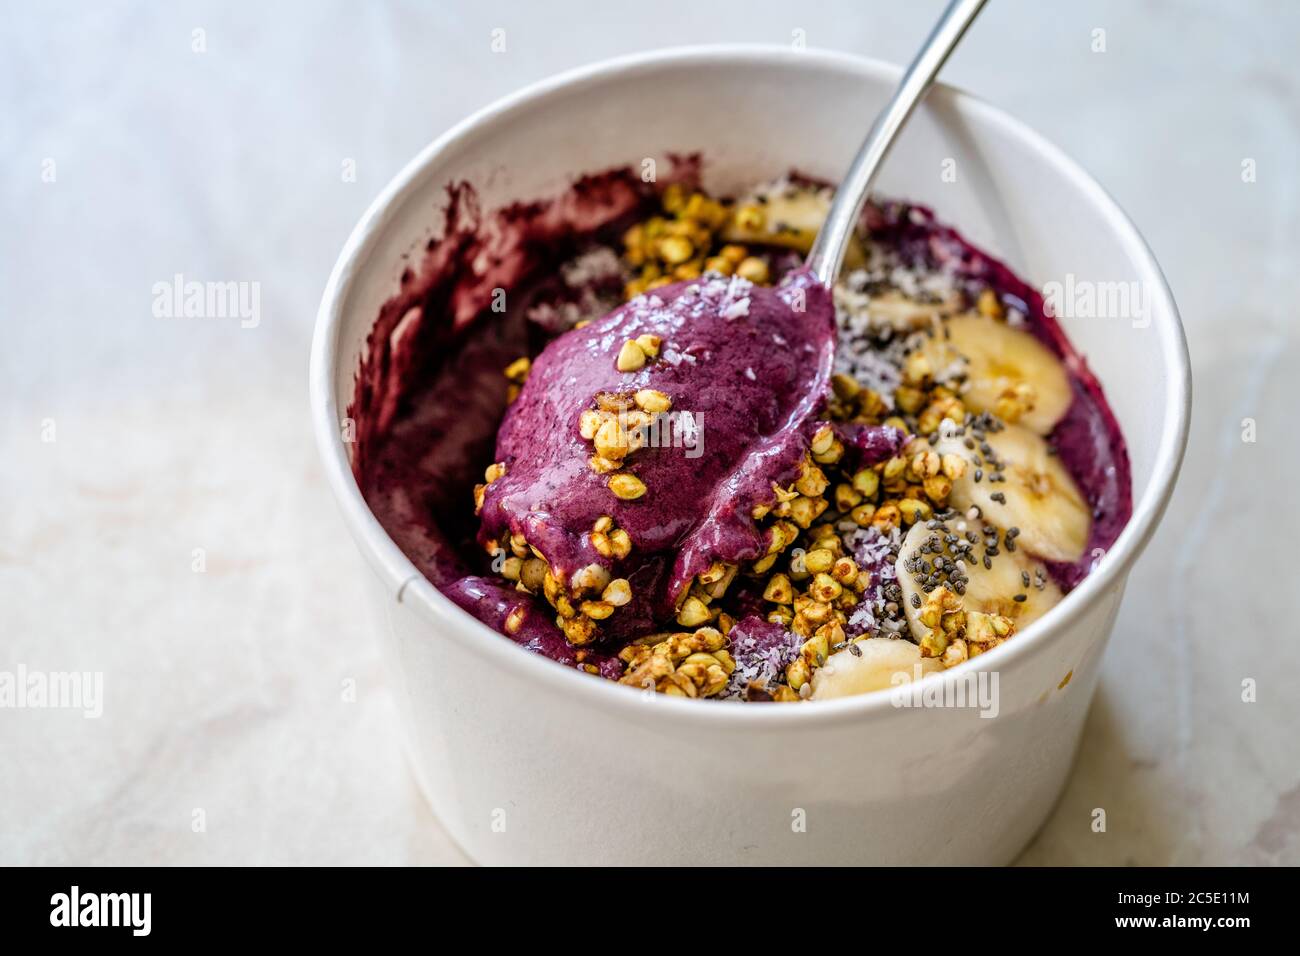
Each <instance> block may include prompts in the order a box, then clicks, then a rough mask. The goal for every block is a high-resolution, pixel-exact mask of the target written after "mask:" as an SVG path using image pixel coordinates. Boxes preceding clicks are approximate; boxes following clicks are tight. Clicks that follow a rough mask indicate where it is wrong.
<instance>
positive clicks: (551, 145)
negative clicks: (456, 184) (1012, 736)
mask: <svg viewBox="0 0 1300 956" xmlns="http://www.w3.org/2000/svg"><path fill="white" fill-rule="evenodd" d="M896 78H897V72H896V71H895V70H894V69H892V68H889V67H885V66H883V65H880V64H873V63H870V62H868V61H864V60H859V59H856V58H850V57H845V56H840V55H833V54H823V53H812V52H796V51H791V50H786V49H776V48H773V49H753V48H749V49H744V48H730V49H725V50H720V49H703V50H693V51H691V50H687V51H678V52H669V53H664V54H657V55H652V56H648V57H638V58H632V59H630V60H624V61H617V62H616V63H614V64H612V65H606V66H600V67H595V68H591V69H588V70H585V71H579V72H578V73H577V74H572V75H570V76H568V77H562V78H560V79H559V80H558V81H551V82H549V83H546V84H542V85H541V86H540V87H537V88H534V89H532V90H530V91H526V92H525V93H523V94H520V95H518V96H516V97H513V98H511V99H508V100H506V101H503V102H502V103H500V104H497V105H496V106H494V107H490V108H489V109H488V110H486V111H484V112H483V113H481V114H479V115H478V116H476V117H472V118H471V119H470V120H468V121H466V123H464V124H462V125H461V126H459V127H457V128H456V129H455V130H452V131H451V132H450V133H449V134H447V135H446V136H444V137H443V138H442V139H441V140H439V141H438V142H436V143H434V144H433V145H432V146H430V147H429V149H427V150H426V151H425V152H424V153H423V154H421V156H420V157H418V158H417V159H416V160H415V161H413V162H412V164H411V165H410V166H408V168H407V169H406V170H405V171H403V173H402V174H401V175H399V177H398V178H397V179H396V180H395V181H394V183H393V184H392V185H390V187H389V188H388V190H386V192H385V193H384V194H383V195H382V196H381V197H380V198H379V200H377V201H376V203H375V205H374V206H373V207H372V209H371V211H370V212H369V213H368V214H367V217H366V219H365V220H363V222H362V223H361V225H359V226H358V228H357V231H356V232H355V233H354V235H353V237H352V239H351V240H350V241H349V245H348V247H347V249H345V251H344V254H343V257H342V258H341V259H340V263H339V267H338V268H337V269H336V272H335V276H334V277H333V278H332V280H331V285H330V288H329V289H328V290H327V292H326V301H325V304H324V305H323V306H322V329H320V330H318V337H320V336H321V335H322V332H323V333H324V341H323V342H318V343H317V350H318V355H317V362H316V366H317V377H318V378H319V379H320V382H319V386H320V390H321V392H322V393H324V394H323V395H318V396H317V397H316V399H315V401H316V402H317V406H318V407H317V409H316V412H317V419H318V427H320V428H322V429H324V428H332V427H333V426H332V424H331V421H330V420H332V421H337V420H338V418H337V416H338V415H340V414H342V411H341V410H342V409H346V408H347V406H348V404H349V401H350V399H351V395H352V389H353V386H354V376H355V372H356V369H357V367H358V364H359V361H360V358H361V354H362V349H363V348H364V344H365V340H366V336H367V334H368V333H369V331H370V328H371V325H372V323H373V321H374V319H375V317H376V315H377V314H378V312H379V309H380V306H381V305H382V303H383V302H384V301H385V300H386V299H387V298H388V297H389V296H391V295H392V294H393V293H394V291H395V290H396V289H397V286H398V278H399V276H400V274H401V272H402V270H403V269H404V268H405V267H406V265H407V264H408V262H409V261H410V259H409V258H408V257H409V255H410V254H411V253H412V252H413V251H418V250H419V249H420V248H421V247H422V244H423V243H424V242H425V241H426V240H427V239H428V238H429V236H430V235H432V234H434V233H435V232H437V231H439V230H440V229H441V226H442V214H441V208H442V205H443V203H444V202H445V198H446V197H445V191H444V190H445V187H446V185H447V184H448V183H449V182H452V181H455V180H462V179H464V180H468V181H470V182H471V183H473V184H474V185H475V187H476V188H477V190H478V192H479V195H480V198H481V201H482V204H483V207H484V208H485V209H490V208H494V207H496V206H499V205H502V204H505V203H507V202H510V201H512V200H516V199H529V198H535V197H541V196H546V195H549V194H553V193H555V192H557V191H558V190H560V189H563V188H564V187H565V186H566V185H567V184H568V183H569V182H571V181H572V179H573V178H574V176H575V175H576V174H578V173H582V172H595V171H600V170H603V169H606V168H609V167H612V166H618V165H625V164H633V165H637V166H640V165H641V164H642V163H643V162H645V161H647V160H650V161H653V162H654V163H656V164H658V167H657V168H659V169H664V168H666V166H667V164H668V163H669V162H670V158H669V157H670V156H671V155H672V154H674V153H678V154H685V153H692V152H697V151H698V152H701V153H702V154H703V156H704V158H705V165H704V173H705V185H706V186H707V187H708V188H710V189H714V190H721V191H724V192H725V191H734V190H736V189H737V188H739V187H742V186H744V185H746V184H748V183H752V182H754V181H757V180H761V179H764V178H770V177H774V176H777V175H780V174H782V173H785V172H787V171H789V170H791V169H798V170H800V171H802V172H806V173H809V174H812V175H815V176H819V177H824V178H826V179H828V180H831V181H835V180H837V179H838V178H839V176H840V174H841V172H842V171H843V169H844V168H845V167H846V166H847V164H848V162H849V159H850V158H851V156H852V154H853V152H854V151H855V149H856V148H857V146H858V144H859V143H860V141H861V139H862V136H863V135H864V133H865V130H866V129H867V127H868V126H869V125H870V122H871V120H872V118H873V117H874V116H875V114H876V112H877V111H878V110H879V109H880V108H881V107H882V106H883V105H884V103H885V101H886V99H887V98H888V95H889V94H890V92H891V91H892V88H893V85H894V83H895V81H896ZM876 192H877V193H878V194H879V195H882V196H888V197H895V198H902V199H909V200H914V201H917V202H920V203H923V204H925V205H928V206H930V207H932V208H933V209H934V210H935V211H936V213H937V215H938V216H939V218H940V219H941V220H943V221H945V222H947V223H949V224H951V225H954V226H955V227H956V228H958V229H959V230H960V231H961V232H962V233H963V234H965V235H966V237H967V238H968V239H970V240H971V241H972V242H973V243H975V245H977V246H979V247H981V248H983V249H984V250H986V251H988V252H990V253H991V254H993V255H995V256H997V257H998V258H1001V259H1003V260H1004V261H1005V262H1007V263H1008V265H1010V266H1011V267H1012V268H1013V269H1014V270H1015V271H1016V272H1017V273H1018V274H1019V275H1020V276H1021V277H1022V278H1024V279H1025V280H1026V281H1027V282H1029V283H1030V284H1032V285H1035V286H1038V287H1042V286H1044V285H1045V284H1047V283H1049V282H1058V283H1061V284H1062V286H1063V287H1064V288H1065V290H1066V291H1067V292H1069V291H1070V290H1074V291H1075V292H1076V293H1078V291H1079V290H1085V289H1088V288H1094V291H1096V290H1097V289H1101V290H1103V291H1105V292H1107V294H1110V293H1111V290H1114V289H1120V290H1124V289H1127V290H1129V292H1130V293H1131V296H1132V297H1133V298H1131V300H1130V302H1129V304H1130V308H1129V310H1128V311H1126V312H1122V313H1120V314H1116V315H1109V316H1103V317H1093V316H1090V315H1089V309H1087V308H1077V309H1073V310H1072V311H1073V312H1074V313H1076V314H1067V315H1063V316H1062V317H1061V321H1062V324H1063V325H1064V326H1065V328H1066V331H1067V332H1068V334H1069V336H1070V338H1071V339H1072V341H1073V342H1074V344H1075V346H1076V347H1077V348H1078V350H1079V351H1080V352H1081V353H1082V354H1083V355H1084V356H1085V357H1086V359H1087V361H1088V362H1089V363H1090V364H1091V366H1092V367H1093V369H1094V371H1095V372H1096V374H1097V376H1098V378H1099V379H1100V381H1101V383H1102V385H1103V387H1104V389H1105V391H1106V395H1107V398H1108V400H1109V401H1110V404H1111V406H1112V408H1113V410H1114V412H1115V414H1116V416H1117V418H1118V420H1119V422H1120V425H1121V427H1122V429H1123V431H1124V434H1125V436H1126V438H1127V441H1128V446H1129V452H1130V455H1131V459H1132V467H1133V496H1134V508H1135V510H1134V519H1133V521H1131V522H1130V525H1129V527H1128V529H1126V531H1125V533H1124V536H1123V537H1121V539H1120V541H1119V542H1118V543H1117V544H1116V546H1115V548H1114V549H1112V550H1113V551H1114V552H1121V551H1123V552H1125V553H1124V554H1123V555H1120V557H1122V558H1123V561H1122V563H1124V564H1127V562H1128V561H1129V560H1131V559H1132V557H1134V556H1135V555H1136V552H1137V550H1139V549H1140V546H1141V544H1142V543H1144V541H1145V539H1146V537H1147V536H1148V535H1149V532H1150V530H1151V528H1152V527H1153V525H1154V523H1155V521H1156V519H1157V518H1158V517H1159V513H1160V511H1161V510H1162V508H1163V498H1164V497H1165V495H1166V494H1167V492H1168V488H1169V485H1170V484H1171V482H1172V478H1173V472H1174V471H1175V470H1176V468H1177V463H1178V459H1179V458H1180V456H1181V449H1182V443H1183V439H1184V437H1185V428H1186V411H1187V408H1186V405H1187V402H1188V401H1189V398H1188V395H1187V388H1188V386H1187V382H1186V375H1185V347H1184V346H1183V343H1182V336H1181V330H1180V328H1179V325H1178V318H1177V314H1176V311H1175V306H1174V303H1173V301H1172V298H1171V297H1170V296H1169V294H1168V290H1167V288H1166V287H1165V285H1164V282H1163V279H1162V277H1161V276H1160V273H1159V270H1158V268H1157V267H1156V265H1155V263H1154V261H1153V260H1152V258H1151V256H1150V253H1149V251H1148V250H1147V249H1146V247H1145V245H1144V243H1143V242H1142V240H1141V238H1140V236H1139V235H1138V234H1137V232H1136V230H1135V229H1133V227H1132V225H1131V224H1130V223H1129V222H1128V221H1127V219H1126V218H1125V217H1124V216H1123V214H1122V213H1121V212H1120V211H1119V210H1118V209H1117V207H1115V206H1114V204H1113V202H1111V201H1110V200H1109V198H1108V197H1106V196H1105V194H1104V193H1103V192H1102V190H1101V189H1100V188H1099V187H1098V186H1097V185H1096V184H1095V183H1094V182H1093V181H1092V180H1091V179H1090V178H1088V177H1087V176H1086V175H1085V174H1083V173H1082V172H1081V171H1080V170H1079V169H1078V168H1077V167H1076V166H1075V165H1074V164H1073V163H1071V162H1070V161H1068V160H1067V159H1065V158H1064V156H1063V155H1061V154H1060V153H1059V152H1058V151H1057V150H1055V149H1054V148H1053V147H1051V146H1050V145H1048V144H1046V143H1045V142H1044V141H1042V140H1041V139H1040V138H1038V137H1037V136H1036V135H1034V134H1033V133H1031V132H1029V131H1028V130H1027V129H1026V128H1024V127H1023V126H1021V125H1020V124H1019V123H1017V122H1016V121H1014V120H1011V119H1010V118H1008V117H1006V116H1005V115H1004V114H1002V113H1000V112H999V111H997V110H995V109H993V108H991V107H988V106H986V105H984V104H982V103H980V102H979V101H977V100H975V99H973V98H971V97H969V96H966V95H963V94H960V93H957V92H955V91H952V90H949V89H946V88H938V89H936V90H935V91H934V92H933V93H932V95H931V96H930V98H929V99H928V101H927V102H926V104H924V105H923V107H922V108H921V109H919V110H918V112H917V114H916V115H915V116H914V117H913V119H912V120H911V122H910V124H909V126H908V128H907V129H906V130H905V131H904V133H903V135H902V136H901V138H900V139H899V141H898V143H897V144H896V146H895V148H894V151H893V153H892V154H891V156H890V158H889V160H888V161H887V163H886V164H885V167H884V170H883V172H882V174H881V176H880V179H879V182H878V185H877V187H876ZM1079 304H1083V303H1082V302H1080V303H1079ZM1139 306H1140V310H1139V308H1138V307H1139ZM1096 311H1097V310H1096V309H1095V308H1094V309H1093V310H1092V312H1094V313H1095V312H1096ZM1139 313H1140V314H1139ZM322 417H324V418H325V419H326V423H325V424H324V425H322V424H321V419H322ZM334 444H335V446H337V447H336V448H335V456H336V458H337V459H338V461H336V462H335V463H334V464H335V467H334V470H335V471H336V472H339V473H340V474H336V475H335V476H333V477H334V480H335V484H336V490H337V491H339V493H340V495H341V496H342V497H345V498H346V499H347V500H345V502H344V506H345V510H347V511H350V512H352V513H353V515H352V516H353V518H354V519H355V520H354V524H358V523H360V524H364V525H365V527H366V529H367V530H366V532H365V533H364V534H363V536H365V535H369V536H370V537H373V536H374V535H375V534H376V533H378V535H380V536H382V537H383V538H385V539H386V536H385V535H383V532H382V529H379V528H378V525H377V523H376V522H374V519H373V518H372V517H370V516H369V514H368V512H366V511H365V509H364V504H363V503H360V498H359V495H358V494H357V493H356V489H355V485H354V484H352V485H351V489H350V492H349V490H348V489H347V488H346V487H344V486H345V485H347V484H349V483H351V476H350V473H347V474H346V477H341V474H342V473H343V472H344V471H345V469H343V468H340V467H337V466H338V464H339V461H341V460H342V454H343V452H342V447H341V446H338V442H337V439H335V440H334ZM327 457H328V454H327ZM349 494H350V497H348V496H349ZM387 545H388V547H387V548H386V549H385V548H383V547H375V548H371V549H370V551H371V552H372V553H370V554H369V555H368V556H369V557H370V558H371V560H372V563H374V564H375V565H376V567H377V568H379V570H380V571H381V573H382V574H383V575H384V576H385V577H387V578H388V579H389V584H390V586H391V587H392V588H393V589H394V590H397V589H399V588H401V587H403V586H404V585H405V584H406V583H407V582H409V581H410V580H412V576H413V574H414V569H413V568H412V567H411V566H410V565H409V563H406V562H405V561H404V559H403V558H401V556H400V554H396V553H395V552H396V548H395V546H392V544H391V541H390V542H387ZM363 550H367V549H366V546H365V545H364V544H363ZM1103 570H1105V568H1104V566H1103ZM1100 574H1101V572H1100V571H1099V572H1097V573H1094V575H1093V576H1092V577H1090V578H1089V579H1088V581H1087V582H1085V585H1084V587H1083V588H1080V590H1084V589H1085V588H1086V587H1087V586H1088V584H1089V582H1091V581H1092V580H1093V578H1097V577H1098V576H1099V575H1100ZM418 583H419V584H423V582H422V580H421V581H420V582H418ZM429 590H432V589H429ZM1072 597H1073V595H1072ZM466 620H468V617H467V618H466Z"/></svg>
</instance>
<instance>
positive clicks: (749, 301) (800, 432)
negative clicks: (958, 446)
mask: <svg viewBox="0 0 1300 956" xmlns="http://www.w3.org/2000/svg"><path fill="white" fill-rule="evenodd" d="M641 335H654V336H657V337H658V338H659V339H660V341H661V345H660V352H659V357H658V358H657V359H655V360H652V361H650V362H648V363H647V364H646V365H645V366H644V367H643V368H642V369H640V370H639V371H636V372H632V373H624V372H620V371H618V369H617V367H616V360H617V357H618V354H619V350H620V349H621V348H622V346H623V344H624V343H625V342H627V341H628V340H630V339H635V338H637V337H638V336H641ZM834 358H835V314H834V307H833V306H832V304H831V301H830V294H829V292H828V291H827V290H826V288H825V287H824V286H822V285H821V284H820V283H818V282H817V281H816V279H814V278H813V277H812V275H811V274H810V273H808V272H806V271H802V270H801V271H798V272H796V273H793V274H792V275H791V276H789V277H787V280H786V282H785V283H784V284H783V285H782V286H781V287H779V288H768V287H761V286H753V285H751V284H750V283H749V282H746V281H745V280H744V279H740V278H730V279H723V278H716V277H715V278H709V277H706V278H704V279H700V280H696V281H692V282H684V283H679V284H676V285H671V286H666V287H664V288H662V289H659V290H656V291H655V292H652V293H649V294H647V295H643V296H640V297H638V298H636V299H633V300H632V301H631V302H629V303H627V304H626V305H624V306H621V307H619V308H618V309H616V310H614V312H612V313H611V314H610V315H608V316H606V317H604V318H602V319H599V320H597V321H595V322H592V323H591V324H590V325H587V326H585V327H584V328H581V329H575V330H573V331H571V332H568V333H566V334H565V335H562V336H560V337H559V338H557V339H556V340H554V341H553V342H552V343H551V344H550V345H548V346H547V348H546V349H545V350H544V351H543V352H542V354H541V355H540V356H539V357H538V358H537V359H536V361H535V362H534V363H533V367H532V371H531V372H530V374H529V377H528V382H527V384H526V385H525V386H524V388H523V391H522V393H521V394H520V396H519V398H518V399H517V400H516V401H515V402H514V403H513V404H512V405H511V406H510V409H509V410H508V411H507V412H506V416H505V420H504V421H503V422H502V425H501V429H500V431H499V432H498V434H497V445H496V460H497V461H499V462H503V463H504V464H505V466H506V474H505V477H503V478H500V479H498V480H497V481H496V482H494V483H493V484H492V485H490V486H489V487H488V489H487V494H486V499H485V503H484V506H483V513H482V519H483V526H482V530H481V531H480V535H479V538H480V541H481V542H484V543H486V542H488V541H499V540H501V539H502V537H503V535H505V534H506V533H513V534H522V535H524V536H525V537H526V538H527V540H528V541H529V543H531V544H532V545H533V546H535V547H536V548H537V549H538V550H540V551H541V552H542V554H543V555H544V556H545V558H546V560H547V562H548V563H549V564H550V565H551V567H552V568H556V569H559V570H560V571H562V572H563V573H564V574H565V575H566V576H567V575H571V574H572V573H573V572H574V571H576V570H578V569H579V568H582V567H585V566H587V565H591V564H599V565H601V566H603V567H605V568H606V569H608V570H611V571H613V572H614V576H615V577H627V578H628V579H629V580H630V581H631V582H632V584H633V593H634V594H637V593H638V589H637V588H636V585H637V583H638V581H640V582H642V583H643V584H650V586H651V588H652V592H651V593H652V594H653V602H652V609H653V613H654V614H655V615H657V616H659V617H662V616H664V615H666V614H668V613H669V612H671V610H672V608H673V606H674V603H675V601H676V600H677V598H678V597H679V596H680V595H681V593H682V590H683V589H684V588H685V587H686V586H687V585H688V584H689V583H690V581H691V579H692V578H694V577H695V575H697V574H699V573H701V572H702V571H705V570H707V569H708V568H709V566H710V565H711V564H712V563H713V562H714V561H725V562H730V563H741V562H745V561H753V560H756V559H757V558H759V557H762V556H763V555H764V554H766V553H767V532H766V531H765V530H762V529H760V528H759V527H758V525H757V522H755V520H754V519H753V517H752V515H751V512H752V510H753V508H754V506H755V505H757V504H759V503H767V502H770V500H771V496H772V485H773V483H776V484H778V485H781V486H783V487H784V486H788V485H789V484H790V483H791V482H793V481H794V480H795V479H796V478H797V477H798V470H799V464H800V462H801V461H802V459H803V458H804V455H805V454H806V452H807V450H808V444H809V440H810V438H811V436H812V432H813V431H814V430H815V429H816V428H817V424H818V423H817V415H818V413H819V412H820V411H821V410H822V409H823V407H824V405H825V397H826V394H827V389H828V385H829V380H830V371H831V366H832V363H833V362H834ZM639 389H654V390H656V391H659V392H663V393H664V394H666V395H667V396H668V397H669V398H670V399H671V401H672V413H670V414H671V415H672V416H674V417H670V418H669V419H668V422H670V423H671V422H675V423H676V424H675V425H669V426H668V427H663V426H664V422H663V421H661V423H660V427H659V429H658V434H659V439H660V440H659V442H658V447H645V448H641V449H639V450H637V451H635V452H633V453H632V454H631V455H629V456H628V458H627V459H626V460H625V462H624V467H623V469H622V470H623V471H625V472H630V473H632V474H634V475H636V476H637V477H638V478H639V479H640V480H641V481H642V482H644V484H645V486H646V489H647V490H646V492H645V494H644V495H643V496H642V497H640V498H637V499H635V500H631V501H624V500H621V499H620V498H618V497H617V496H616V495H615V494H614V493H613V492H612V491H611V490H610V489H609V487H608V482H609V475H608V474H599V473H597V472H595V471H593V470H592V468H591V467H590V466H589V464H588V462H589V459H590V458H591V456H592V454H593V447H592V444H591V443H590V442H589V441H586V440H584V439H583V438H582V436H581V435H580V434H579V418H580V416H581V414H582V412H583V411H585V410H587V409H590V408H594V407H595V400H596V397H597V395H599V394H602V393H628V392H633V391H636V390H639ZM687 414H689V417H687ZM683 423H684V424H683ZM682 428H685V429H686V430H687V431H688V434H687V436H686V440H684V441H682V440H680V439H681V437H682V436H681V435H680V430H681V429H682ZM868 444H869V447H870V448H871V449H872V450H873V451H874V450H875V445H872V444H871V443H868ZM880 444H881V447H884V448H888V447H889V446H888V442H884V443H880ZM887 454H888V452H886V455H887ZM875 460H879V457H877V458H876V459H875ZM602 515H609V516H611V517H612V518H613V519H614V523H615V525H617V526H618V527H620V528H623V529H625V530H626V531H627V532H628V534H629V535H630V536H631V539H632V541H633V542H635V545H634V548H633V553H632V555H631V556H629V558H628V559H627V560H625V561H623V562H620V563H619V564H618V566H615V565H614V564H613V563H612V562H611V560H610V559H608V558H604V557H602V556H601V555H600V554H599V553H598V552H597V551H596V549H595V548H594V547H593V546H592V543H591V537H590V532H591V529H592V525H593V524H594V523H595V522H596V520H597V519H598V518H600V517H601V516H602ZM665 571H666V575H665V574H664V572H665ZM617 616H618V617H624V615H621V614H620V615H617ZM611 623H613V622H611Z"/></svg>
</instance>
